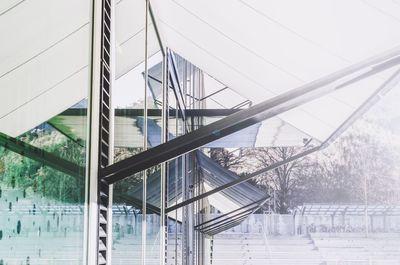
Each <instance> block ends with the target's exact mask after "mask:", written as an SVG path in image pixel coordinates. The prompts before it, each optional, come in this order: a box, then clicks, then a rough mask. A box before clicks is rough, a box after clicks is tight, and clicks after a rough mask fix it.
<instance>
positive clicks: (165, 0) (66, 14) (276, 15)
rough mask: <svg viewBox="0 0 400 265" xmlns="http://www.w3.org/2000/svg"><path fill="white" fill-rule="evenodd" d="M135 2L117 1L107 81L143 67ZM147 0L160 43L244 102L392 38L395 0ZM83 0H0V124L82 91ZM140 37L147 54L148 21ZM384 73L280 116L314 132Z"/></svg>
mask: <svg viewBox="0 0 400 265" xmlns="http://www.w3.org/2000/svg"><path fill="white" fill-rule="evenodd" d="M144 2H145V1H144V0H120V1H117V5H116V12H115V14H116V76H117V78H119V77H122V76H124V78H125V81H122V80H121V79H120V80H121V81H120V82H116V90H117V89H118V87H120V88H121V89H122V87H125V89H127V88H126V86H127V82H126V80H129V79H130V75H129V74H128V73H132V71H134V72H135V73H136V74H140V73H141V72H142V71H136V70H134V69H135V68H137V67H143V64H142V63H141V62H142V61H143V59H144V46H143V45H144V24H145V22H144V14H145V11H144V10H145V4H144ZM151 4H152V7H153V10H154V14H155V19H156V23H157V25H158V29H159V32H160V35H161V39H162V41H163V43H164V45H165V46H168V47H170V48H171V49H172V50H174V51H175V52H176V53H178V54H179V55H181V56H182V57H184V58H185V59H187V60H188V61H190V62H192V63H193V64H194V65H196V66H198V67H199V68H201V69H202V70H204V71H205V72H207V73H208V74H209V75H211V76H212V77H214V78H215V79H217V80H219V81H220V82H221V83H223V84H224V85H226V86H228V87H229V88H231V89H233V90H234V91H235V93H237V94H239V95H240V96H242V97H243V98H246V99H249V100H251V101H252V102H253V103H257V102H260V101H262V100H265V99H268V98H271V97H273V96H275V95H278V94H281V93H282V92H284V91H287V90H289V89H292V88H295V87H297V86H299V85H302V84H304V83H308V82H310V81H313V80H315V79H317V78H319V77H321V76H324V75H326V74H329V73H331V72H334V71H336V70H338V69H342V68H344V67H345V66H348V65H351V64H353V63H354V62H357V61H359V60H362V59H364V58H367V57H369V56H371V55H374V54H377V53H380V52H382V51H385V50H388V49H390V48H392V47H395V46H397V45H399V44H400V32H399V30H398V28H399V26H400V3H399V1H394V0H365V1H361V0H352V1H346V0H326V1H318V0H305V1H289V0H280V1H277V0H275V1H272V0H219V1H212V0H203V1H192V0H191V1H189V0H151ZM89 6H90V4H89V1H78V0H73V1H70V0H59V1H52V0H26V1H23V2H21V1H13V0H7V1H2V2H1V3H0V34H1V36H3V37H4V38H3V39H2V41H1V43H0V92H1V95H2V96H1V98H0V131H1V132H3V133H6V134H8V135H10V136H18V135H20V134H21V133H23V132H25V131H27V130H29V129H31V128H33V127H35V126H37V125H38V124H40V123H42V122H44V121H46V120H48V119H50V118H51V117H54V116H55V115H57V114H59V113H61V112H62V111H63V110H65V109H67V108H68V107H70V106H73V105H74V104H76V103H77V102H79V101H80V100H82V99H83V98H85V97H87V90H88V78H89V77H88V67H87V66H88V62H89V47H90V41H89V40H90V38H89V37H90V25H89V21H90V10H89ZM49 10H51V12H49ZM150 21H151V20H150ZM148 43H149V56H152V57H154V56H153V55H156V54H157V52H158V51H159V47H158V42H157V40H156V34H155V31H154V28H153V25H152V24H151V23H150V31H149V42H148ZM387 72H390V71H387ZM127 74H128V75H127ZM385 77H387V74H385V73H383V74H380V75H379V76H375V77H370V78H368V79H365V80H364V81H361V82H357V83H355V84H353V85H351V87H349V88H346V89H345V90H342V91H338V92H336V93H334V94H332V95H330V96H327V97H325V98H322V99H318V100H316V101H314V102H311V103H308V104H305V105H303V106H301V107H299V108H296V109H294V110H292V111H289V112H287V113H285V114H282V115H280V118H281V119H282V120H283V122H285V123H287V124H289V125H290V126H291V127H292V128H297V129H296V130H293V132H301V133H302V134H305V135H310V136H312V137H313V138H315V139H317V140H321V141H322V140H324V139H326V137H327V136H328V135H329V134H330V133H331V132H332V131H333V130H335V129H336V128H337V127H338V125H339V124H340V123H342V122H343V121H344V120H345V119H346V118H347V117H348V116H349V115H350V113H351V112H352V111H353V110H354V109H355V108H356V107H357V106H359V105H360V104H361V103H362V102H363V101H364V100H365V99H366V98H367V97H368V96H369V95H370V94H371V93H372V92H373V91H374V90H375V89H376V88H377V87H378V86H379V85H380V84H381V83H383V82H384V80H385ZM138 91H139V90H138ZM215 97H218V96H217V95H216V96H215ZM297 138H299V137H297Z"/></svg>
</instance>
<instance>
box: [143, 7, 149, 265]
mask: <svg viewBox="0 0 400 265" xmlns="http://www.w3.org/2000/svg"><path fill="white" fill-rule="evenodd" d="M145 1H146V5H145V6H146V8H145V12H146V13H145V22H144V23H145V24H144V34H145V37H144V108H143V120H144V123H143V149H144V151H145V150H147V147H148V144H147V138H148V131H147V129H148V125H147V123H148V120H147V108H148V106H147V89H148V84H149V69H148V32H149V29H148V27H149V8H150V6H149V5H150V2H149V0H145ZM142 201H143V204H142V264H143V265H146V252H147V250H146V246H147V170H144V171H143V198H142Z"/></svg>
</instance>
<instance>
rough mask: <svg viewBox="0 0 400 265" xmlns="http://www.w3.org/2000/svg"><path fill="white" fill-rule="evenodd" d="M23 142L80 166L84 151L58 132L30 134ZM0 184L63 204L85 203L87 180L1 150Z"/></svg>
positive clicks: (82, 163) (25, 136) (82, 164)
mask: <svg viewBox="0 0 400 265" xmlns="http://www.w3.org/2000/svg"><path fill="white" fill-rule="evenodd" d="M20 140H22V141H24V142H26V143H28V144H30V145H33V146H36V147H38V148H41V149H43V150H45V151H47V152H50V153H52V154H54V155H56V156H59V157H61V158H63V159H66V160H69V161H71V162H74V163H76V164H78V165H80V166H84V164H85V152H84V151H85V150H84V148H82V147H81V146H79V145H77V144H76V143H74V142H72V141H71V140H69V139H68V138H66V137H64V136H63V135H61V134H60V133H58V132H56V131H44V132H40V133H28V134H25V135H24V136H22V137H21V138H20ZM0 183H1V184H2V185H6V186H10V187H13V188H18V189H21V190H25V191H26V192H30V193H35V194H38V195H41V196H43V197H46V198H48V199H55V200H59V201H62V202H83V201H84V192H85V186H84V179H79V177H78V172H77V174H76V176H69V175H66V174H64V173H62V172H59V171H57V170H55V169H53V168H51V167H48V166H46V165H43V164H41V163H39V162H37V161H34V160H32V159H29V158H27V157H24V156H22V155H19V154H16V153H13V152H11V151H8V150H6V149H4V148H1V149H0Z"/></svg>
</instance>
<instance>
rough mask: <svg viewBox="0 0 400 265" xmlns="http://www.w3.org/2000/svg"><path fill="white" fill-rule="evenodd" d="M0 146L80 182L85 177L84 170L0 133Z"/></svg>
mask: <svg viewBox="0 0 400 265" xmlns="http://www.w3.org/2000/svg"><path fill="white" fill-rule="evenodd" d="M0 146H3V147H5V148H6V149H8V150H10V151H13V152H15V153H17V154H20V155H22V156H25V157H28V158H30V159H32V160H35V161H37V162H39V163H42V164H44V165H46V166H49V167H51V168H54V169H56V170H58V171H60V172H63V173H65V174H67V175H70V176H78V177H80V178H81V179H82V180H84V177H85V168H84V167H81V166H78V165H77V164H75V163H72V162H70V161H68V160H65V159H63V158H60V157H58V156H56V155H53V154H52V153H49V152H47V151H44V150H43V149H40V148H37V147H35V146H32V145H30V144H28V143H25V142H23V141H21V140H18V139H16V138H13V137H10V136H7V135H5V134H3V133H0Z"/></svg>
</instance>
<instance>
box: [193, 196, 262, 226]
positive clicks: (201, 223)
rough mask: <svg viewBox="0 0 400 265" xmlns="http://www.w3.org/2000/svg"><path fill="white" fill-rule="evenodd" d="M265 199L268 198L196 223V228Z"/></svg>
mask: <svg viewBox="0 0 400 265" xmlns="http://www.w3.org/2000/svg"><path fill="white" fill-rule="evenodd" d="M264 199H266V198H263V199H261V200H258V201H255V202H252V203H250V204H248V205H245V206H243V207H240V208H238V209H235V210H233V211H230V212H227V213H224V214H222V215H219V216H217V217H215V218H213V219H211V220H207V221H205V222H203V223H201V224H198V225H196V226H195V227H194V228H198V227H200V226H203V225H205V224H208V223H211V222H214V221H216V220H218V219H220V218H222V217H225V216H227V215H230V214H233V213H235V212H237V211H240V210H243V209H244V208H247V207H250V206H253V205H255V204H257V203H259V202H261V201H262V200H264ZM228 218H229V217H228Z"/></svg>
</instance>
